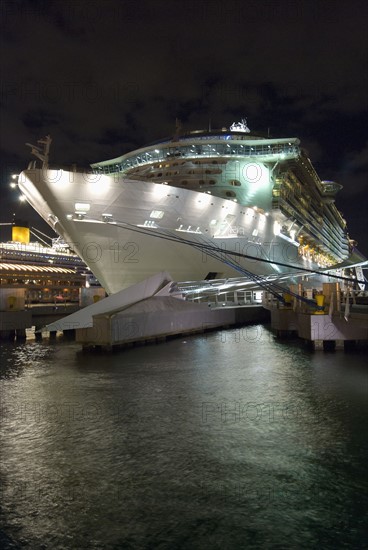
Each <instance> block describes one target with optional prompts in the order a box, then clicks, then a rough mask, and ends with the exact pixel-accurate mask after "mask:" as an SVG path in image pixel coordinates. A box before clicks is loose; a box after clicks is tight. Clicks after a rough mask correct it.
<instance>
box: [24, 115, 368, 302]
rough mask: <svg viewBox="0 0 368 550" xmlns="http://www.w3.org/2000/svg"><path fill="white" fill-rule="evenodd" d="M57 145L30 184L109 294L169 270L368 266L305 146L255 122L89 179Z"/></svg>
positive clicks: (36, 166) (259, 271)
mask: <svg viewBox="0 0 368 550" xmlns="http://www.w3.org/2000/svg"><path fill="white" fill-rule="evenodd" d="M50 143H51V138H50V136H47V137H46V138H44V139H41V140H39V141H38V144H37V145H31V144H27V145H29V146H30V147H31V148H32V153H33V154H34V156H35V157H36V158H37V159H38V160H34V161H31V162H30V164H29V166H28V169H27V170H25V171H23V172H22V173H21V174H20V176H19V178H18V185H19V188H20V190H21V192H22V193H23V194H24V195H25V196H26V198H27V200H28V202H29V203H30V204H31V205H32V206H33V207H34V208H35V210H36V211H37V212H38V213H39V214H40V215H41V216H42V217H43V218H44V219H45V220H46V221H47V222H48V223H49V224H50V226H51V227H52V228H53V229H54V230H55V231H56V232H57V233H58V234H59V235H60V236H61V237H62V238H63V239H64V240H65V241H66V242H67V243H68V244H69V245H70V246H71V248H72V249H73V250H75V252H77V253H78V255H79V256H80V257H81V258H82V259H83V261H84V262H85V263H86V264H87V265H88V266H89V267H90V269H91V271H92V272H93V273H94V275H95V276H96V277H97V279H98V280H99V281H100V283H101V284H102V286H104V288H105V289H106V291H107V292H108V293H110V294H111V293H115V292H117V291H119V290H121V289H123V288H126V287H129V286H130V285H132V284H135V283H137V282H139V281H142V280H144V279H146V278H148V277H150V276H151V275H153V274H155V273H158V272H161V271H167V272H168V273H170V274H171V276H172V278H173V280H175V281H188V280H190V281H200V280H206V279H207V280H209V279H211V280H212V279H216V278H221V279H223V278H227V277H229V278H230V277H237V276H239V275H243V276H248V275H251V276H253V275H256V276H257V275H258V276H267V275H269V274H275V273H280V274H282V273H286V272H288V273H290V272H293V270H295V271H297V270H298V271H299V272H300V271H303V270H311V271H312V270H317V271H319V272H321V271H325V270H326V269H328V268H332V267H333V266H338V265H346V266H348V265H352V264H355V263H358V262H361V261H363V260H364V259H365V258H363V257H362V255H361V254H360V253H359V252H358V250H357V249H356V247H355V244H356V243H355V242H354V241H352V240H350V239H349V235H348V232H347V227H346V221H345V220H344V219H343V217H342V216H341V214H340V212H339V211H338V209H337V208H336V206H335V204H334V201H335V196H336V193H337V192H338V191H339V190H340V189H341V187H342V186H341V185H339V184H338V183H336V182H333V181H323V180H321V179H320V178H319V176H318V174H317V173H316V171H315V169H314V168H313V165H312V163H311V161H310V159H309V158H308V154H307V153H306V151H305V150H304V149H303V148H302V147H301V145H300V141H299V139H298V138H296V137H286V138H271V137H269V136H262V135H259V134H255V133H251V132H250V130H249V128H248V125H247V122H246V120H245V119H243V120H242V121H241V122H238V123H233V124H232V125H231V126H230V128H221V129H219V130H198V131H192V132H189V133H182V132H181V131H180V128H179V127H177V130H176V133H175V135H174V136H172V137H171V138H166V139H163V140H160V141H157V142H155V143H152V144H149V145H147V146H145V147H142V148H140V149H137V150H135V151H133V152H130V153H128V154H124V155H122V156H120V157H117V158H114V159H111V160H106V161H102V162H96V163H94V164H91V169H90V170H88V171H79V170H78V169H77V168H76V167H75V166H73V167H72V168H71V169H64V168H61V167H56V168H54V167H52V166H51V165H49V163H48V155H49V148H50Z"/></svg>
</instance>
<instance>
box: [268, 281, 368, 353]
mask: <svg viewBox="0 0 368 550" xmlns="http://www.w3.org/2000/svg"><path fill="white" fill-rule="evenodd" d="M290 292H291V294H290V295H284V303H281V302H280V301H278V300H277V299H276V298H275V297H274V296H273V295H272V294H270V293H267V292H266V293H264V295H263V301H262V303H263V306H264V307H265V308H266V309H268V310H269V311H270V313H271V328H272V330H273V332H274V333H275V335H276V336H277V337H278V338H287V337H290V336H297V337H299V338H301V339H302V340H304V341H305V342H306V343H307V344H308V346H309V347H310V348H313V349H323V350H325V351H332V350H334V349H345V350H348V349H351V348H353V347H354V346H355V344H356V343H357V342H364V343H367V342H368V300H367V297H366V295H365V294H366V293H363V292H362V291H359V290H352V289H348V290H344V291H343V290H342V289H341V287H340V284H339V283H324V284H323V290H322V292H320V293H318V294H317V295H316V296H315V305H314V306H313V305H310V303H309V304H308V303H306V302H304V301H302V300H300V299H298V296H303V295H305V294H306V291H305V290H304V289H303V287H302V285H291V286H290ZM308 292H311V291H308Z"/></svg>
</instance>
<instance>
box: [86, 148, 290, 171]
mask: <svg viewBox="0 0 368 550" xmlns="http://www.w3.org/2000/svg"><path fill="white" fill-rule="evenodd" d="M299 153H300V149H299V147H298V146H297V145H289V144H278V145H275V146H270V145H261V146H258V145H253V146H252V147H250V146H246V145H244V146H243V145H239V144H234V143H231V144H229V143H224V144H214V143H211V144H208V145H188V146H184V147H177V148H173V147H167V148H161V149H155V150H153V151H145V152H141V153H138V154H135V155H132V156H129V157H127V158H125V159H123V160H122V161H121V162H119V163H116V162H115V161H114V163H111V164H105V165H102V166H101V165H100V166H96V165H94V166H93V170H94V173H104V174H111V173H115V172H122V171H126V170H130V169H132V168H136V167H140V166H144V165H149V164H152V163H156V162H158V163H163V162H167V161H168V160H173V159H177V160H182V159H194V160H195V159H197V158H211V159H217V158H219V157H221V158H228V159H231V158H234V157H242V158H244V157H249V159H252V158H253V157H257V159H258V160H259V159H260V158H264V159H265V160H268V161H269V160H276V159H279V158H281V159H282V160H288V159H291V158H295V157H297V156H298V155H299Z"/></svg>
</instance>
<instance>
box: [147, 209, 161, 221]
mask: <svg viewBox="0 0 368 550" xmlns="http://www.w3.org/2000/svg"><path fill="white" fill-rule="evenodd" d="M163 217H164V212H163V211H162V210H152V212H151V214H150V218H155V219H156V220H161V219H162V218H163Z"/></svg>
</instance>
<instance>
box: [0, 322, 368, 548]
mask: <svg viewBox="0 0 368 550" xmlns="http://www.w3.org/2000/svg"><path fill="white" fill-rule="evenodd" d="M78 350H79V346H78V345H76V344H74V343H65V342H59V341H57V342H55V343H53V344H51V345H49V344H48V343H36V342H27V343H25V344H22V345H14V346H13V345H9V346H6V345H5V346H2V347H1V375H2V376H1V378H2V379H1V404H2V411H1V417H2V432H1V434H2V435H1V448H2V451H1V454H2V460H1V467H0V468H1V469H0V471H1V478H0V483H1V485H0V489H1V497H2V504H1V524H2V531H1V535H0V543H1V545H2V547H3V548H23V547H24V548H32V549H33V548H37V549H38V548H40V549H41V548H48V549H49V548H50V549H69V548H71V549H82V548H83V549H84V548H86V549H87V548H88V549H96V548H101V549H103V548H107V549H118V548H160V549H161V548H162V549H166V548H170V549H171V548H173V549H175V548H184V549H202V548H210V549H217V548H219V549H220V548H221V549H239V548H246V549H258V548H277V549H284V548H286V549H288V548H292V549H295V548H334V549H335V548H364V547H365V548H366V547H367V546H365V540H366V538H365V510H366V509H367V497H366V496H365V495H366V494H367V492H366V491H367V472H366V457H367V427H366V426H367V409H366V406H367V365H366V364H365V362H366V359H367V355H366V354H365V353H364V352H359V353H356V352H355V353H349V354H344V353H343V352H342V351H337V352H335V353H323V352H322V351H321V352H316V353H311V352H309V351H307V350H305V349H303V348H302V347H300V346H299V345H298V344H297V343H294V344H293V343H291V344H289V343H287V344H285V343H282V342H278V341H275V340H274V339H273V337H272V336H271V335H270V334H269V332H268V331H267V330H266V329H265V328H263V327H261V326H258V327H248V328H247V329H244V330H243V331H231V330H230V331H225V332H219V333H212V334H210V335H207V336H196V337H192V338H186V339H178V340H173V341H171V342H168V343H166V344H162V345H159V346H151V347H145V348H144V347H143V348H136V349H132V350H129V351H125V352H120V353H118V354H113V355H103V354H101V355H87V354H82V353H77V352H78Z"/></svg>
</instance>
